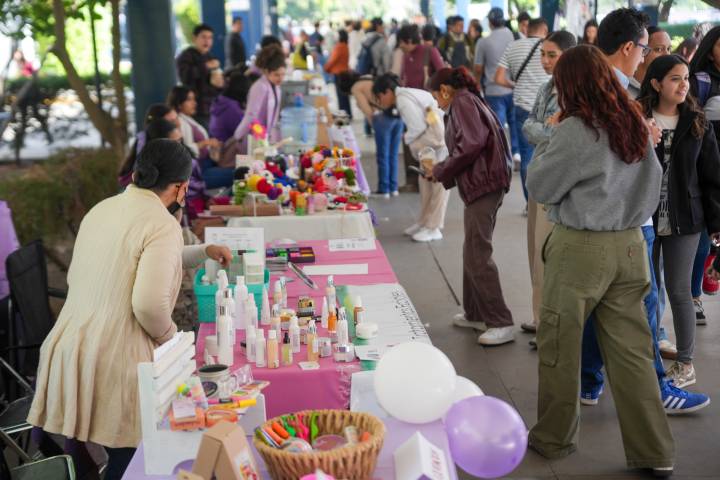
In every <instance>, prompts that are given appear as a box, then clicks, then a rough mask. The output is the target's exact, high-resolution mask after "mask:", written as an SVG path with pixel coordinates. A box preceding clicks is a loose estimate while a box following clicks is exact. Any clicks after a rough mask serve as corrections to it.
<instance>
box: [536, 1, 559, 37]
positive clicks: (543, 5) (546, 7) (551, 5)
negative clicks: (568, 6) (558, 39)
mask: <svg viewBox="0 0 720 480" xmlns="http://www.w3.org/2000/svg"><path fill="white" fill-rule="evenodd" d="M559 8H560V0H542V1H541V2H540V16H541V17H542V18H544V19H545V21H546V22H547V24H548V27H550V31H553V30H554V28H555V27H554V25H555V14H556V13H557V11H558V9H559Z"/></svg>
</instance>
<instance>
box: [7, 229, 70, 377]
mask: <svg viewBox="0 0 720 480" xmlns="http://www.w3.org/2000/svg"><path fill="white" fill-rule="evenodd" d="M5 267H6V270H7V278H8V282H9V284H10V307H9V308H10V312H9V315H8V317H9V325H8V334H9V335H8V338H9V342H10V344H9V345H8V346H6V347H5V348H4V351H3V356H5V357H6V358H7V360H8V362H9V363H10V364H11V365H12V366H13V367H14V368H15V370H16V371H18V372H19V373H21V374H22V375H23V376H24V377H25V378H26V380H29V379H32V378H34V376H35V373H36V371H37V367H38V361H39V357H40V346H41V345H42V342H43V341H44V340H45V337H47V335H48V333H50V330H51V329H52V327H53V325H54V324H55V317H54V316H53V314H52V310H51V309H50V297H51V296H52V297H56V298H63V299H64V298H66V296H67V292H65V291H63V290H58V289H55V288H50V287H48V274H47V264H46V261H45V251H44V248H43V244H42V241H41V240H36V241H34V242H31V243H29V244H28V245H26V246H24V247H21V248H19V249H18V250H16V251H14V252H13V253H11V254H10V255H8V257H7V259H6V261H5ZM29 383H32V382H29Z"/></svg>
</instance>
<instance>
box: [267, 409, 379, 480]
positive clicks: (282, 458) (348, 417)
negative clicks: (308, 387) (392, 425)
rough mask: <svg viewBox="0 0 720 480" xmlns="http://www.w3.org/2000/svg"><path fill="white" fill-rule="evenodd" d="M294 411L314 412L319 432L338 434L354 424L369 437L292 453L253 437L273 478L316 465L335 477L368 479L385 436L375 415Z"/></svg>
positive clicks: (293, 479) (292, 477)
mask: <svg viewBox="0 0 720 480" xmlns="http://www.w3.org/2000/svg"><path fill="white" fill-rule="evenodd" d="M298 413H302V414H305V415H308V418H309V415H310V414H311V413H316V414H317V426H318V430H319V435H325V434H336V435H342V432H343V429H344V428H345V427H347V426H349V425H354V426H356V427H357V429H358V432H363V431H367V432H369V433H370V435H371V436H370V440H368V441H365V442H360V443H357V444H355V445H347V446H344V447H341V448H337V449H335V450H330V451H327V452H308V453H293V452H286V451H284V450H280V449H277V448H273V447H270V446H268V445H267V444H266V443H265V442H263V441H262V440H259V439H258V438H255V439H254V442H255V448H256V449H257V451H258V452H259V453H260V455H261V456H262V457H263V460H265V465H266V466H267V470H268V473H270V477H272V478H273V480H297V479H298V478H300V477H302V476H303V475H308V474H310V473H314V472H315V470H316V469H318V468H320V469H321V470H322V471H323V472H325V473H327V474H330V475H332V476H333V477H335V478H337V479H348V480H366V479H369V478H372V475H373V472H374V471H375V464H376V463H377V458H378V455H379V454H380V450H381V449H382V446H383V440H384V438H385V425H383V423H382V422H381V421H380V420H379V419H378V418H377V417H375V416H373V415H369V414H367V413H360V412H350V411H347V410H314V411H304V412H298ZM276 420H277V419H272V420H268V421H267V423H266V424H265V425H268V426H269V425H271V424H272V422H273V421H276Z"/></svg>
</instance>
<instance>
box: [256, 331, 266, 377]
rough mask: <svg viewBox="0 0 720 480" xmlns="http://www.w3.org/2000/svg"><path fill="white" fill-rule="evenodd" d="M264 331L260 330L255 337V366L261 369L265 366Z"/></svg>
mask: <svg viewBox="0 0 720 480" xmlns="http://www.w3.org/2000/svg"><path fill="white" fill-rule="evenodd" d="M265 347H266V345H265V331H264V330H263V329H262V328H260V329H258V331H257V336H256V337H255V366H256V367H258V368H262V367H264V366H266V365H267V363H266V360H265Z"/></svg>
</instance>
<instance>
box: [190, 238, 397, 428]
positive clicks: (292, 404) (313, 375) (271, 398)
mask: <svg viewBox="0 0 720 480" xmlns="http://www.w3.org/2000/svg"><path fill="white" fill-rule="evenodd" d="M375 244H376V249H375V250H367V251H351V252H331V251H330V249H329V246H328V242H327V241H324V240H319V241H307V242H301V244H300V245H302V246H311V247H313V250H314V251H315V259H316V262H315V264H314V265H336V264H356V263H367V265H368V274H367V275H335V277H334V280H335V285H374V284H380V283H396V282H397V277H396V276H395V273H394V272H393V270H392V267H391V266H390V263H389V262H388V259H387V257H386V256H385V252H384V251H383V249H382V247H381V246H380V242H378V241H377V240H376V241H375ZM285 275H286V277H288V278H294V281H293V282H290V283H288V284H287V289H288V305H289V306H291V308H292V306H293V305H297V299H298V297H300V296H310V297H312V298H313V299H314V300H315V305H316V308H317V309H319V308H320V307H319V306H320V305H322V296H323V295H324V294H325V287H326V284H327V278H325V277H319V276H315V277H312V278H313V280H314V281H315V283H316V284H317V285H318V287H319V288H318V289H317V290H313V289H311V288H310V287H308V286H307V285H305V284H304V283H303V282H301V281H300V280H299V279H298V278H297V277H295V275H294V274H293V273H291V272H290V271H289V270H288V271H287V272H286V273H285ZM277 278H278V276H277V275H273V276H272V278H271V285H272V282H274V281H275V280H276V279H277ZM214 333H215V324H211V323H206V324H202V325H201V326H200V332H199V334H198V339H197V351H198V355H197V361H198V366H200V365H202V363H203V352H204V350H205V337H206V336H208V335H213V334H214ZM318 336H320V337H323V336H328V335H327V332H326V331H325V330H324V329H322V328H318ZM242 341H244V331H238V332H237V338H236V342H235V347H236V349H235V357H234V358H235V361H234V364H233V369H237V368H239V367H241V366H243V365H245V364H246V361H245V354H244V352H243V351H241V350H240V344H241V342H242ZM306 359H307V347H306V346H305V345H302V347H301V352H300V353H299V354H297V353H296V354H294V355H293V361H294V364H293V365H292V366H288V367H284V366H281V367H280V368H277V369H269V368H256V367H255V366H254V365H253V366H252V373H253V377H254V378H255V379H259V380H267V381H269V382H270V386H269V387H267V388H266V389H265V391H264V393H265V399H266V408H267V415H268V418H270V417H274V416H277V415H282V414H286V413H291V412H295V411H298V410H304V409H323V408H338V409H347V408H348V407H349V403H350V376H351V375H352V374H353V373H354V372H357V371H360V364H359V362H358V361H357V360H356V361H355V362H352V363H336V362H335V361H333V359H332V358H321V359H320V361H319V363H320V369H319V370H308V371H303V370H301V369H300V367H299V366H298V362H299V361H305V360H306Z"/></svg>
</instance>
